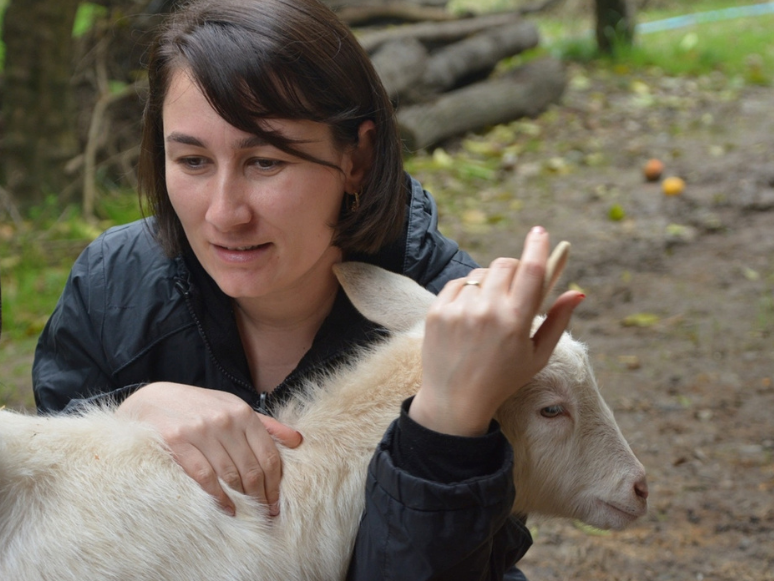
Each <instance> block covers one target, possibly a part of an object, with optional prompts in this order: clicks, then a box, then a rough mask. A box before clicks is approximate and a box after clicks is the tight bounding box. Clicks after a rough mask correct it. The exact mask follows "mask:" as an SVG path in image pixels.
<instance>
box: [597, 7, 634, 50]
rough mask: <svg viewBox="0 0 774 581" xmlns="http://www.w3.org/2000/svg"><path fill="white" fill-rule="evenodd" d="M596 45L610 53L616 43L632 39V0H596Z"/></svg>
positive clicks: (629, 41)
mask: <svg viewBox="0 0 774 581" xmlns="http://www.w3.org/2000/svg"><path fill="white" fill-rule="evenodd" d="M596 13H597V45H598V46H599V50H601V51H602V52H606V53H612V52H613V51H614V50H615V47H616V45H619V44H621V45H627V46H628V45H631V44H632V42H633V41H634V25H635V7H634V2H633V0H596Z"/></svg>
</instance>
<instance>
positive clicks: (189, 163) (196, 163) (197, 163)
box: [178, 157, 206, 169]
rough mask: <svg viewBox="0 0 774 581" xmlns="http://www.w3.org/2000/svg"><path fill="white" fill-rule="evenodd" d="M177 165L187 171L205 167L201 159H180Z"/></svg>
mask: <svg viewBox="0 0 774 581" xmlns="http://www.w3.org/2000/svg"><path fill="white" fill-rule="evenodd" d="M178 163H179V164H180V165H182V166H183V167H186V168H188V169H201V168H203V167H204V166H205V165H206V160H205V159H204V158H203V157H181V158H180V159H179V160H178Z"/></svg>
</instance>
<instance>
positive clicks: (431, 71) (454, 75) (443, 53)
mask: <svg viewBox="0 0 774 581" xmlns="http://www.w3.org/2000/svg"><path fill="white" fill-rule="evenodd" d="M537 45H538V31H537V28H535V26H534V25H533V24H532V23H530V22H527V21H525V20H520V21H517V22H514V23H511V24H506V25H505V26H498V27H496V28H488V29H486V30H483V31H481V32H479V33H477V34H474V35H473V36H471V37H469V38H466V39H463V40H460V41H459V42H455V43H453V44H450V45H448V46H447V47H444V48H442V49H439V50H437V51H436V52H434V53H433V54H432V56H431V57H430V58H429V59H428V61H427V66H426V68H425V74H424V75H423V77H422V81H421V84H420V90H422V91H423V92H431V93H432V92H436V93H440V92H442V91H445V90H447V89H451V88H452V87H454V86H455V85H457V84H458V81H459V80H460V79H462V78H465V77H469V76H470V75H475V74H476V73H479V72H481V71H486V72H490V71H491V70H492V69H493V68H494V67H495V65H496V64H497V63H498V62H500V61H501V60H502V59H504V58H506V57H509V56H513V55H516V54H519V53H520V52H523V51H525V50H527V49H530V48H534V47H536V46H537Z"/></svg>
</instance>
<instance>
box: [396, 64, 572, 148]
mask: <svg viewBox="0 0 774 581" xmlns="http://www.w3.org/2000/svg"><path fill="white" fill-rule="evenodd" d="M565 85H566V74H565V71H564V68H563V66H562V64H561V63H560V62H558V61H556V60H553V59H543V60H540V61H533V62H531V63H529V64H527V65H525V66H523V67H521V68H519V69H516V70H514V71H512V72H510V73H508V74H507V75H504V76H502V77H500V78H497V79H493V80H490V81H484V82H481V83H477V84H475V85H470V86H468V87H465V88H463V89H459V90H457V91H452V92H450V93H446V94H444V95H442V96H441V97H440V98H439V99H438V100H437V101H434V102H433V103H430V104H426V105H414V106H410V107H406V108H405V109H399V110H398V125H399V127H400V132H401V137H402V138H403V141H404V143H405V144H406V146H407V147H408V149H409V150H410V151H415V150H417V149H422V148H424V147H428V146H430V145H434V144H436V143H438V142H439V141H442V140H443V139H446V138H448V137H451V136H453V135H458V134H461V133H465V132H466V131H475V130H480V129H483V128H484V127H488V126H490V125H497V124H498V123H507V122H509V121H513V120H514V119H518V118H520V117H534V116H535V115H537V114H539V113H540V112H541V111H543V110H545V108H546V107H547V106H548V105H549V104H551V103H553V102H556V101H558V100H559V98H560V97H561V95H562V93H563V92H564V88H565Z"/></svg>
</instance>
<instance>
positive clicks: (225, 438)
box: [117, 382, 301, 514]
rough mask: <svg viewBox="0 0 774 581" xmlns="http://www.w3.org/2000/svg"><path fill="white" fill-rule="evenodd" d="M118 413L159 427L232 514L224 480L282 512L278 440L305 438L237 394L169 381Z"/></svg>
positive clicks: (140, 393) (142, 392)
mask: <svg viewBox="0 0 774 581" xmlns="http://www.w3.org/2000/svg"><path fill="white" fill-rule="evenodd" d="M117 413H120V414H125V415H128V416H130V417H132V418H133V419H137V420H140V421H142V422H145V423H149V424H151V425H152V426H154V427H155V428H156V429H157V430H158V431H159V433H160V434H161V437H162V439H163V440H164V442H165V443H166V445H167V446H168V447H169V449H170V450H171V451H172V454H173V455H174V457H175V460H176V461H177V462H178V463H179V464H180V465H181V466H182V467H183V470H185V472H186V474H188V475H189V476H190V477H192V478H193V479H194V480H196V482H198V483H199V485H200V486H201V487H202V488H203V489H204V490H205V491H207V492H208V493H210V494H211V495H212V496H214V497H215V498H216V500H217V501H218V502H219V504H220V505H221V506H222V507H223V509H224V510H225V511H226V512H228V513H229V514H234V510H235V508H234V504H233V503H232V502H231V499H229V497H228V495H226V493H225V492H224V491H223V488H222V487H221V485H220V482H219V479H220V480H222V481H223V482H225V483H226V484H228V485H229V486H230V487H231V488H233V489H234V490H237V491H239V492H242V493H244V494H248V495H250V496H253V497H255V498H257V499H258V500H259V501H261V502H263V503H266V504H268V505H269V507H270V512H271V514H277V511H278V507H279V485H280V479H281V477H282V465H281V461H280V455H279V452H278V450H277V446H276V444H275V442H274V438H276V439H277V440H278V441H280V442H281V443H282V444H283V445H285V446H287V447H289V448H295V447H297V446H298V445H299V444H300V443H301V434H299V433H298V432H296V431H295V430H293V429H292V428H290V427H288V426H285V425H283V424H280V423H279V422H277V421H276V420H274V419H272V418H269V417H267V416H263V415H261V414H258V413H257V412H255V411H254V410H253V409H252V408H251V407H250V406H249V405H248V404H247V403H245V402H244V401H242V400H241V399H240V398H239V397H237V396H235V395H233V394H230V393H226V392H222V391H215V390H210V389H204V388H200V387H194V386H191V385H182V384H178V383H169V382H157V383H151V384H148V385H146V386H145V387H143V388H141V389H139V390H137V391H136V392H135V393H134V394H132V395H131V396H130V397H128V398H127V399H126V400H125V401H124V402H123V403H122V404H121V405H120V406H119V408H118V410H117ZM272 436H273V437H272Z"/></svg>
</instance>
